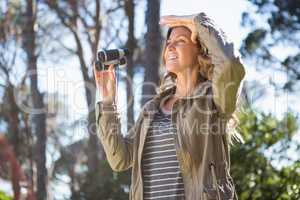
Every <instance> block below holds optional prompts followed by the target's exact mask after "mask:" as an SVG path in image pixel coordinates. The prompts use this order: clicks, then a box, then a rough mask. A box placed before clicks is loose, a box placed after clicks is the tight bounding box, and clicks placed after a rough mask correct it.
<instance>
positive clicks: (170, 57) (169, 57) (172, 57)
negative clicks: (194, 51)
mask: <svg viewBox="0 0 300 200" xmlns="http://www.w3.org/2000/svg"><path fill="white" fill-rule="evenodd" d="M176 58H177V56H176V55H169V56H168V60H173V59H176Z"/></svg>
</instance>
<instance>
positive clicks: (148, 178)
mask: <svg viewBox="0 0 300 200" xmlns="http://www.w3.org/2000/svg"><path fill="white" fill-rule="evenodd" d="M174 134H176V127H174V126H172V124H171V115H170V114H164V113H163V112H162V111H161V110H159V112H157V113H156V114H155V116H154V119H153V121H152V124H151V126H150V127H149V132H148V133H147V136H146V141H145V145H144V150H143V156H142V173H143V184H144V200H148V199H157V200H171V199H172V200H183V199H184V185H183V181H182V176H181V172H180V168H179V162H178V160H177V156H176V150H175V141H174Z"/></svg>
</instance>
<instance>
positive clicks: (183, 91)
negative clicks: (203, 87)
mask: <svg viewBox="0 0 300 200" xmlns="http://www.w3.org/2000/svg"><path fill="white" fill-rule="evenodd" d="M197 83H198V73H197V71H196V72H195V71H194V72H193V71H191V70H190V73H188V72H184V73H178V74H177V81H176V92H175V97H178V98H180V97H186V96H188V95H190V94H191V93H192V92H193V90H194V89H195V87H196V86H197Z"/></svg>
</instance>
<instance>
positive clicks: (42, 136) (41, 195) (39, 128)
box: [23, 0, 47, 200]
mask: <svg viewBox="0 0 300 200" xmlns="http://www.w3.org/2000/svg"><path fill="white" fill-rule="evenodd" d="M36 4H37V2H34V1H33V0H28V1H26V12H25V16H24V19H25V24H26V26H24V30H23V48H24V51H25V53H26V56H27V66H28V70H29V72H30V90H31V95H32V96H31V97H32V104H33V108H34V109H43V108H44V101H43V95H42V93H40V91H39V88H38V76H37V56H36V52H35V51H36V41H35V40H36V33H35V31H34V25H35V22H36V7H37V5H36ZM33 72H34V73H33ZM45 112H46V111H42V112H39V113H38V114H32V119H33V120H32V121H33V123H34V126H33V132H34V133H35V134H36V136H37V140H36V157H35V160H36V166H37V199H38V200H45V199H46V197H47V181H46V180H47V169H46V140H47V135H46V113H45Z"/></svg>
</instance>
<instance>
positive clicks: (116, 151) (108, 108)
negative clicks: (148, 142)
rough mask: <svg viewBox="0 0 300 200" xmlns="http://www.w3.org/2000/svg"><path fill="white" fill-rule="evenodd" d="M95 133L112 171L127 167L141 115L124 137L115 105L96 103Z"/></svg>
mask: <svg viewBox="0 0 300 200" xmlns="http://www.w3.org/2000/svg"><path fill="white" fill-rule="evenodd" d="M96 124H97V135H98V137H99V138H100V141H101V143H102V145H103V148H104V151H105V154H106V157H107V160H108V162H109V164H110V166H111V168H112V169H113V170H114V171H124V170H127V169H129V168H130V167H131V166H132V163H133V148H134V146H133V145H134V142H135V141H134V140H135V137H136V136H137V134H138V131H139V130H140V124H141V115H140V116H139V118H138V120H137V122H136V123H135V124H134V126H133V127H132V128H131V129H130V130H129V132H128V133H127V134H126V136H125V137H124V136H123V135H122V134H121V124H120V118H119V114H118V112H117V108H116V106H115V105H103V103H102V102H98V103H97V104H96Z"/></svg>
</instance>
